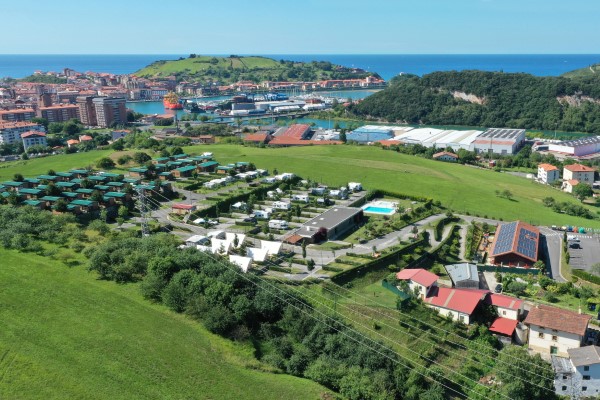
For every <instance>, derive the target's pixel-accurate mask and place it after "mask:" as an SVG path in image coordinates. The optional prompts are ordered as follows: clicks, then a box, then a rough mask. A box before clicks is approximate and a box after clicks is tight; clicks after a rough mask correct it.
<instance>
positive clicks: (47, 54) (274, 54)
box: [0, 52, 600, 57]
mask: <svg viewBox="0 0 600 400" xmlns="http://www.w3.org/2000/svg"><path fill="white" fill-rule="evenodd" d="M189 54H196V55H200V56H226V57H228V56H230V55H239V56H244V57H247V56H537V55H540V56H577V55H581V56H596V55H598V56H600V53H238V54H236V53H233V52H232V53H229V54H227V53H221V54H217V53H187V52H186V53H0V56H182V55H189Z"/></svg>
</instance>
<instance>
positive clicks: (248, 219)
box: [243, 217, 256, 224]
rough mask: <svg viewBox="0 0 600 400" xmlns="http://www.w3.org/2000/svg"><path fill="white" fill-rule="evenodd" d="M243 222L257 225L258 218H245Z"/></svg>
mask: <svg viewBox="0 0 600 400" xmlns="http://www.w3.org/2000/svg"><path fill="white" fill-rule="evenodd" d="M243 221H244V222H251V223H253V224H255V223H256V217H246V218H244V220H243Z"/></svg>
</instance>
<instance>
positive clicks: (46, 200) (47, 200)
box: [38, 196, 62, 208]
mask: <svg viewBox="0 0 600 400" xmlns="http://www.w3.org/2000/svg"><path fill="white" fill-rule="evenodd" d="M60 199H62V197H58V196H44V197H40V198H39V199H38V200H40V201H43V202H44V203H46V207H47V208H50V207H52V205H53V204H54V203H56V202H57V201H58V200H60Z"/></svg>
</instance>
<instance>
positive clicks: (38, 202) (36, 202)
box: [21, 199, 46, 210]
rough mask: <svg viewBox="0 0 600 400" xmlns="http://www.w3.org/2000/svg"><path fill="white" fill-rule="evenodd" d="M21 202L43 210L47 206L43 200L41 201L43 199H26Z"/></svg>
mask: <svg viewBox="0 0 600 400" xmlns="http://www.w3.org/2000/svg"><path fill="white" fill-rule="evenodd" d="M21 204H23V205H24V206H31V207H35V208H38V209H40V210H43V209H44V208H45V207H46V203H44V202H43V201H41V200H33V199H28V200H25V201H24V202H22V203H21Z"/></svg>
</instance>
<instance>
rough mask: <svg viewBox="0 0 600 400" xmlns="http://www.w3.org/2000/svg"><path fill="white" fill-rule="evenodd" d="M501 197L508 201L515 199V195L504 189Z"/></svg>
mask: <svg viewBox="0 0 600 400" xmlns="http://www.w3.org/2000/svg"><path fill="white" fill-rule="evenodd" d="M500 196H501V197H504V198H505V199H507V200H511V199H512V197H513V194H512V192H511V191H510V190H508V189H504V190H503V191H502V192H501V193H500Z"/></svg>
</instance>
